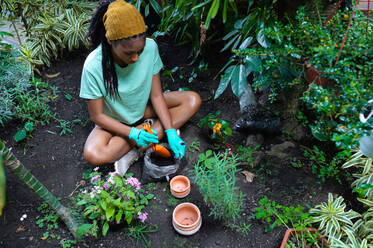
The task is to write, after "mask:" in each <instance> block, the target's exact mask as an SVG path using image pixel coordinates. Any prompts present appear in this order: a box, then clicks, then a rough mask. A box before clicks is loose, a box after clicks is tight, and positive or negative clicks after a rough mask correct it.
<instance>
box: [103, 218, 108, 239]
mask: <svg viewBox="0 0 373 248" xmlns="http://www.w3.org/2000/svg"><path fill="white" fill-rule="evenodd" d="M108 230H109V224H108V222H107V221H105V224H104V226H103V227H102V235H103V236H106V233H107V231H108Z"/></svg>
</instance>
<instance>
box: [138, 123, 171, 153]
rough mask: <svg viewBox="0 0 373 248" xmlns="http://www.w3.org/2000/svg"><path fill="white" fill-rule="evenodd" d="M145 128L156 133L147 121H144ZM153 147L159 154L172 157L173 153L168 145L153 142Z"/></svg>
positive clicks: (151, 132)
mask: <svg viewBox="0 0 373 248" xmlns="http://www.w3.org/2000/svg"><path fill="white" fill-rule="evenodd" d="M144 129H145V131H147V132H148V133H150V134H154V133H153V131H152V130H151V129H150V127H149V125H148V124H147V123H144ZM151 147H152V149H153V151H154V152H155V153H157V154H158V155H159V156H161V157H164V158H169V157H171V153H170V152H169V151H168V150H167V148H166V147H164V146H161V145H158V144H152V145H151Z"/></svg>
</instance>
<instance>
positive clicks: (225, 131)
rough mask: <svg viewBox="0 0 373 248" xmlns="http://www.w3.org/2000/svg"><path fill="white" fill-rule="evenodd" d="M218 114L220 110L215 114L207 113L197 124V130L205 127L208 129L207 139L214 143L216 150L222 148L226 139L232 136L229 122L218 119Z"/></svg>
mask: <svg viewBox="0 0 373 248" xmlns="http://www.w3.org/2000/svg"><path fill="white" fill-rule="evenodd" d="M220 114H221V111H220V110H218V111H216V112H215V113H209V114H207V115H206V116H205V117H203V118H202V119H201V120H200V121H199V123H198V127H199V128H203V127H204V126H206V125H207V127H208V129H209V137H210V138H211V140H212V141H213V142H214V146H215V148H217V149H221V148H224V146H225V145H226V144H227V139H228V137H229V136H232V129H231V128H230V127H229V125H230V123H229V121H227V120H223V119H219V118H218V116H219V115H220Z"/></svg>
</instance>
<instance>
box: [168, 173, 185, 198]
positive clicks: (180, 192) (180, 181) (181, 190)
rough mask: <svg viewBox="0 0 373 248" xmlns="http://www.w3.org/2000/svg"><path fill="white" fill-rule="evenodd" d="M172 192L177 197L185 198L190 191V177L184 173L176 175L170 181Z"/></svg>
mask: <svg viewBox="0 0 373 248" xmlns="http://www.w3.org/2000/svg"><path fill="white" fill-rule="evenodd" d="M170 190H171V194H172V195H173V196H175V197H176V198H183V197H186V196H187V195H189V193H190V181H189V178H187V177H186V176H183V175H178V176H175V177H173V178H172V179H171V181H170Z"/></svg>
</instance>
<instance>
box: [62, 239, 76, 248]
mask: <svg viewBox="0 0 373 248" xmlns="http://www.w3.org/2000/svg"><path fill="white" fill-rule="evenodd" d="M60 244H61V247H62V248H73V247H75V245H77V244H78V242H77V241H76V240H70V239H64V240H61V242H60Z"/></svg>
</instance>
